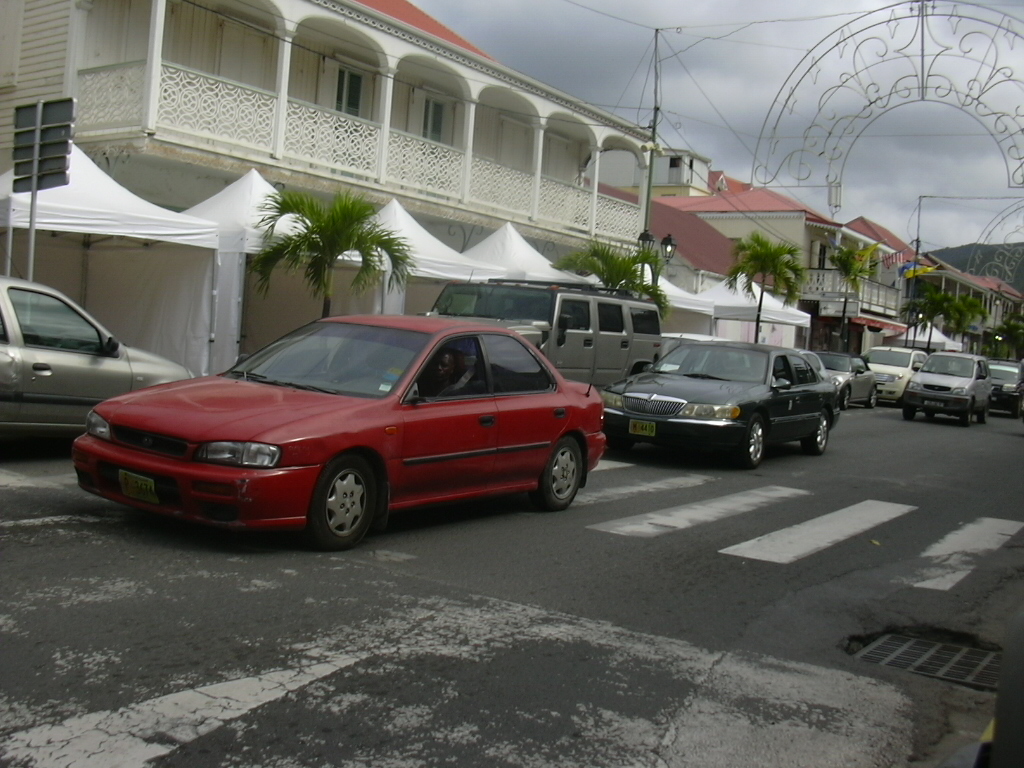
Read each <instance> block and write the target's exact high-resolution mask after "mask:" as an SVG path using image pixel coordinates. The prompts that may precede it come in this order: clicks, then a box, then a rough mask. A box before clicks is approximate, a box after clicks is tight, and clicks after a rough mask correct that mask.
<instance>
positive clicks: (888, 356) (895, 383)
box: [864, 346, 928, 405]
mask: <svg viewBox="0 0 1024 768" xmlns="http://www.w3.org/2000/svg"><path fill="white" fill-rule="evenodd" d="M864 357H865V359H866V360H867V361H868V365H870V366H871V370H872V371H874V372H875V387H876V389H877V390H878V399H879V400H882V401H884V402H888V403H895V404H896V405H902V404H903V390H904V389H906V386H907V382H908V381H910V377H911V376H913V375H914V374H915V373H916V372H917V371H919V370H921V366H922V365H924V361H925V360H927V359H928V353H927V352H925V351H924V350H923V349H911V348H909V347H884V346H883V347H872V348H871V349H870V350H869V351H868V353H867V354H866V355H865V356H864Z"/></svg>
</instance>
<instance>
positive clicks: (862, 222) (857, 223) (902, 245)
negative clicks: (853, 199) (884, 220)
mask: <svg viewBox="0 0 1024 768" xmlns="http://www.w3.org/2000/svg"><path fill="white" fill-rule="evenodd" d="M846 226H847V227H848V228H850V229H852V230H853V231H854V232H859V233H860V234H862V235H866V236H867V237H870V238H871V239H872V240H874V241H875V242H878V243H883V244H884V245H887V246H889V247H890V248H892V249H893V250H894V251H896V252H904V251H905V252H907V253H909V254H913V252H914V249H913V247H912V246H911V245H910V243H907V242H904V241H903V240H901V239H900V238H898V237H896V235H894V234H893V233H892V232H891V231H889V230H888V229H886V228H885V227H883V226H882V225H881V224H879V223H878V222H875V221H871V219H866V218H864V217H863V216H858V217H857V218H856V219H854V220H853V221H849V222H847V223H846Z"/></svg>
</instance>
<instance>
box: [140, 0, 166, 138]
mask: <svg viewBox="0 0 1024 768" xmlns="http://www.w3.org/2000/svg"><path fill="white" fill-rule="evenodd" d="M166 19H167V0H153V4H152V5H151V6H150V17H149V47H148V48H147V49H146V50H148V51H149V56H148V58H147V59H146V80H145V84H144V85H143V90H142V93H143V96H142V130H143V132H145V133H147V134H153V133H156V123H157V119H158V117H159V113H160V76H161V72H162V71H163V59H164V26H165V22H166Z"/></svg>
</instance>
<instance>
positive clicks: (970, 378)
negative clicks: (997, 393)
mask: <svg viewBox="0 0 1024 768" xmlns="http://www.w3.org/2000/svg"><path fill="white" fill-rule="evenodd" d="M991 397H992V376H991V374H990V372H989V368H988V360H986V359H985V358H984V357H981V356H980V355H967V354H963V353H961V352H933V353H932V354H930V355H929V356H928V359H927V360H925V361H924V365H923V366H921V370H919V371H918V372H917V373H915V374H914V375H913V377H912V378H911V379H910V381H909V382H908V383H907V387H906V389H905V390H904V392H903V418H904V419H906V420H907V421H910V420H912V419H913V418H914V416H915V414H917V412H918V411H919V410H920V411H922V412H923V413H924V415H925V417H926V418H929V419H932V418H934V417H935V415H936V414H944V415H947V416H956V417H957V418H959V419H960V424H962V425H963V426H965V427H969V426H971V417H972V416H974V417H976V418H977V420H978V423H979V424H984V423H985V422H986V421H988V409H989V406H990V404H991V403H990V400H991Z"/></svg>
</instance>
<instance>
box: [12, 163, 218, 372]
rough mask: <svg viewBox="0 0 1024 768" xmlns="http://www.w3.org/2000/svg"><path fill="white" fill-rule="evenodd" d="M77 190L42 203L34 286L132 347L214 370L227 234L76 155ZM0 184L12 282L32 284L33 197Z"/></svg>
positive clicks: (43, 196) (73, 177)
mask: <svg viewBox="0 0 1024 768" xmlns="http://www.w3.org/2000/svg"><path fill="white" fill-rule="evenodd" d="M69 178H70V183H69V184H67V185H65V186H62V187H54V188H52V189H46V190H41V191H40V192H38V193H37V199H36V245H35V258H34V265H33V269H32V275H33V279H34V280H36V281H37V282H41V283H45V284H46V285H50V286H53V287H54V288H57V289H58V290H60V291H62V292H63V293H65V294H67V295H68V296H70V297H71V298H72V299H74V300H75V301H77V302H78V303H79V304H81V305H82V306H84V307H85V308H86V309H87V310H88V311H89V312H91V313H92V314H93V315H95V317H96V318H97V319H98V320H99V321H100V322H101V323H103V324H104V325H105V326H106V327H107V328H108V329H109V330H110V331H111V333H113V334H115V335H116V336H117V338H118V339H119V340H120V341H122V342H124V343H125V344H128V345H129V346H135V347H140V348H142V349H147V350H149V351H151V352H156V353H157V354H159V355H163V356H164V357H167V358H169V359H171V360H174V361H175V362H178V363H181V364H183V365H185V366H187V367H188V368H189V370H191V371H192V372H193V373H206V372H207V371H208V370H209V368H210V355H211V351H210V340H211V337H212V334H213V324H214V319H213V318H214V315H215V309H214V305H215V303H216V300H217V296H216V294H215V292H214V291H213V280H214V271H215V260H216V254H217V249H218V236H217V225H216V224H215V223H214V222H212V221H208V220H204V219H201V218H196V217H193V216H189V215H186V214H180V213H175V212H173V211H169V210H167V209H165V208H161V207H160V206H157V205H153V204H152V203H148V202H146V201H145V200H143V199H142V198H140V197H138V196H136V195H134V194H133V193H131V192H129V191H128V190H127V189H125V188H124V187H122V186H121V185H119V184H118V183H117V182H116V181H114V180H113V179H112V178H111V177H110V176H108V175H107V174H106V173H104V172H103V171H102V170H101V169H100V168H99V167H97V166H96V164H95V163H93V162H92V160H90V159H89V157H88V156H87V155H86V154H85V153H84V152H83V151H82V150H80V149H79V148H78V147H76V146H72V148H71V157H70V170H69ZM13 179H14V173H13V171H8V172H7V173H5V174H3V175H2V176H0V228H3V229H5V230H6V231H5V233H4V237H3V243H4V248H5V254H4V259H3V263H4V265H5V272H7V273H8V274H10V275H13V276H16V277H25V276H27V274H28V264H27V255H26V254H27V252H28V248H27V246H28V231H27V230H28V228H29V226H30V222H29V218H30V206H31V195H30V194H29V193H13V192H12V184H13Z"/></svg>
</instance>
